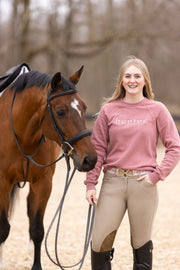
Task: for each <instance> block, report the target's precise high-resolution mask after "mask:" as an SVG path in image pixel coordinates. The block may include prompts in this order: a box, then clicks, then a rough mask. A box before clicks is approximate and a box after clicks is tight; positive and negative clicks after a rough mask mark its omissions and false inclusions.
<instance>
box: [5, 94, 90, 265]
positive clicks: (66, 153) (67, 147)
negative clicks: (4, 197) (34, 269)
mask: <svg viewBox="0 0 180 270" xmlns="http://www.w3.org/2000/svg"><path fill="white" fill-rule="evenodd" d="M16 92H17V90H15V91H14V96H13V99H12V102H11V108H10V125H11V130H12V133H13V136H14V139H15V141H16V144H17V146H18V149H19V151H20V152H21V154H22V155H23V156H24V157H25V158H26V160H27V169H26V176H25V178H24V180H23V182H24V183H23V185H22V186H20V184H19V183H18V184H19V187H21V188H23V187H24V186H25V184H26V182H27V178H28V173H29V163H30V162H32V163H33V164H34V165H36V166H38V167H42V168H44V167H49V166H52V165H54V164H55V163H56V162H57V161H59V160H60V159H61V158H63V157H65V159H66V164H67V175H66V183H65V187H64V192H63V195H62V199H61V200H60V203H59V206H58V208H57V210H56V213H55V215H54V217H53V220H52V222H51V224H50V226H49V228H48V231H47V234H46V237H45V250H46V253H47V256H48V257H49V259H50V260H51V261H52V262H53V263H54V264H55V265H57V266H59V267H60V268H61V269H62V270H63V269H65V268H73V267H75V266H78V265H79V268H78V270H80V269H81V268H82V265H83V262H84V259H85V256H86V253H87V251H88V246H89V242H90V237H91V233H92V226H93V221H94V213H95V205H94V204H93V212H92V213H91V210H92V208H91V205H89V211H88V218H87V225H86V235H85V242H84V249H83V255H82V258H81V259H80V260H79V262H78V263H76V264H74V265H71V266H62V265H61V263H60V261H59V257H58V250H57V240H58V232H59V226H60V218H61V213H62V207H63V204H64V200H65V196H66V193H67V191H68V188H69V185H70V183H71V181H72V178H73V176H74V174H75V171H76V168H74V169H73V172H72V174H71V176H70V160H69V159H70V156H72V155H73V150H74V148H73V146H72V144H74V143H75V142H77V141H78V140H80V139H82V138H83V137H85V136H90V135H91V131H90V130H88V129H84V130H82V131H80V132H79V133H77V134H76V135H74V136H73V137H71V138H70V139H68V140H66V139H65V137H64V135H63V133H62V131H61V129H60V128H59V126H58V124H57V122H56V119H55V116H54V113H53V110H52V107H51V100H53V99H54V98H57V97H60V96H64V95H71V94H74V93H76V92H77V91H76V90H68V91H62V92H60V93H57V94H54V95H50V91H48V92H47V104H46V107H45V110H44V114H43V117H42V119H41V121H40V125H41V123H42V121H43V118H44V115H45V111H46V108H48V111H49V114H50V117H51V120H52V122H53V126H54V129H55V131H56V132H57V134H58V136H59V138H60V140H61V142H62V145H63V154H62V155H61V156H60V157H59V158H58V159H57V160H55V161H54V162H52V163H50V164H46V165H42V164H39V163H37V162H35V161H34V160H33V157H34V156H35V155H36V154H37V153H38V150H39V148H40V146H41V144H42V142H43V141H44V140H45V137H44V135H42V137H41V139H40V142H39V145H38V147H37V149H36V151H35V152H34V153H33V154H32V155H27V154H25V153H24V152H23V150H22V148H21V146H20V144H19V141H18V138H17V135H16V133H15V130H14V127H13V124H12V109H13V105H14V100H15V96H16ZM56 217H58V222H57V226H56V236H55V255H56V261H55V260H53V259H52V257H51V256H50V254H49V252H48V248H47V239H48V236H49V233H50V230H51V228H52V226H53V224H54V222H55V219H56Z"/></svg>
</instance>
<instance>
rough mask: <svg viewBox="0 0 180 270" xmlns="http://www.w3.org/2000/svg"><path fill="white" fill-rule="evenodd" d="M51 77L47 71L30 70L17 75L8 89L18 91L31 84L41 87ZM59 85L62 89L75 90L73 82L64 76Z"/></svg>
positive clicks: (29, 86) (47, 82)
mask: <svg viewBox="0 0 180 270" xmlns="http://www.w3.org/2000/svg"><path fill="white" fill-rule="evenodd" d="M51 79H52V76H51V75H49V74H47V73H41V72H39V71H34V70H32V71H29V72H28V73H24V74H22V75H21V76H19V78H17V80H16V81H15V82H14V83H13V84H12V85H11V87H10V89H15V90H16V91H18V92H20V91H22V90H25V89H28V88H31V87H33V86H37V87H40V88H42V89H43V88H44V87H45V86H46V85H48V84H49V83H50V81H51ZM60 86H61V88H62V89H63V90H64V91H68V90H75V86H74V84H73V83H71V82H70V81H68V80H67V79H65V78H64V77H62V82H61V85H60Z"/></svg>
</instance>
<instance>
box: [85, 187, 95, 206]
mask: <svg viewBox="0 0 180 270" xmlns="http://www.w3.org/2000/svg"><path fill="white" fill-rule="evenodd" d="M86 200H87V201H88V203H89V204H91V205H93V203H95V204H96V203H97V197H96V190H95V189H92V190H88V191H87V192H86Z"/></svg>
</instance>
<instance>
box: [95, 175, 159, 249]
mask: <svg viewBox="0 0 180 270" xmlns="http://www.w3.org/2000/svg"><path fill="white" fill-rule="evenodd" d="M139 177H140V175H139V176H138V175H136V176H131V177H128V176H114V175H112V174H110V173H109V172H106V173H105V174H104V179H103V183H102V187H101V191H100V194H99V199H98V203H97V207H96V212H95V219H94V225H93V232H92V248H93V250H94V251H96V252H99V251H107V250H110V249H111V248H112V247H113V243H114V239H115V236H116V232H117V230H118V228H119V226H120V224H121V221H122V219H123V217H124V215H125V212H126V210H127V212H128V218H129V223H130V234H131V245H132V247H133V248H134V249H137V248H139V247H141V246H143V245H144V244H145V243H147V242H148V241H149V240H150V239H151V233H152V226H153V221H154V217H155V214H156V210H157V205H158V190H157V186H156V185H153V184H150V183H147V182H146V181H145V180H141V181H137V179H138V178H139Z"/></svg>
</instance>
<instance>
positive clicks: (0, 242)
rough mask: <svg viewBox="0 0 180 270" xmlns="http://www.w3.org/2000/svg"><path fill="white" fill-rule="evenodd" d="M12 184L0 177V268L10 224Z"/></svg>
mask: <svg viewBox="0 0 180 270" xmlns="http://www.w3.org/2000/svg"><path fill="white" fill-rule="evenodd" d="M10 191H11V185H9V184H8V180H7V179H5V178H0V269H3V267H4V264H3V246H4V242H5V241H6V239H7V237H8V235H9V231H10V224H9V221H8V211H9V202H10Z"/></svg>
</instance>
